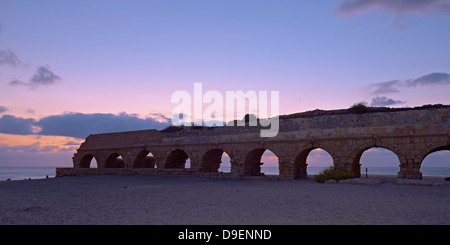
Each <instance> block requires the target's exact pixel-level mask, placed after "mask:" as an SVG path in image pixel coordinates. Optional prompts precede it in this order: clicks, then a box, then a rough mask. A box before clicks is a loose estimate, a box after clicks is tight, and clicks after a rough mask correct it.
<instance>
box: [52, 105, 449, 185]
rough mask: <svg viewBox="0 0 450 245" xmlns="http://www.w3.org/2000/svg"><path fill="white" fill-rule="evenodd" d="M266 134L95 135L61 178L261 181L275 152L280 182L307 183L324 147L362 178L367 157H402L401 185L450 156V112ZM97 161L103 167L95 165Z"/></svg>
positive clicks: (297, 119) (299, 122) (385, 111)
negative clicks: (309, 161) (313, 156)
mask: <svg viewBox="0 0 450 245" xmlns="http://www.w3.org/2000/svg"><path fill="white" fill-rule="evenodd" d="M260 130H261V128H260V127H259V126H258V127H255V126H248V125H247V126H224V127H213V128H208V127H170V128H168V129H166V130H161V131H158V130H141V131H130V132H119V133H106V134H93V135H89V136H88V137H87V138H86V140H85V142H84V143H82V144H81V146H80V148H79V149H78V150H77V152H76V153H75V154H74V156H73V164H74V166H73V168H58V169H57V176H65V175H84V174H118V175H154V176H205V177H218V178H228V177H229V178H241V177H243V176H253V175H257V173H258V171H257V170H258V167H259V165H258V164H259V161H260V159H261V154H262V153H263V152H264V151H265V150H270V151H272V152H273V153H274V154H275V155H276V156H277V157H278V163H279V171H280V173H279V179H301V178H305V177H306V176H307V172H306V169H307V168H306V157H307V156H308V154H309V152H310V151H311V150H314V149H317V148H320V149H323V150H325V151H327V152H328V153H329V154H330V155H331V156H332V158H333V164H334V166H337V167H340V168H343V169H345V170H348V171H352V172H353V173H354V174H355V175H356V176H359V175H360V163H359V159H360V157H361V154H362V153H363V152H364V151H365V150H367V149H369V148H371V147H382V148H385V149H388V150H390V151H392V152H393V153H395V154H396V155H397V157H398V159H399V161H400V171H399V172H398V177H399V178H413V179H416V178H418V179H420V178H422V173H421V172H420V167H421V163H422V160H423V159H424V158H425V157H426V156H427V155H428V154H430V153H431V152H434V151H437V150H440V149H450V106H443V105H435V106H422V107H416V108H367V109H366V111H364V112H358V113H354V112H353V113H352V111H350V110H333V111H322V110H315V111H310V112H304V113H297V114H291V115H284V116H280V131H279V133H278V135H277V136H276V137H272V138H262V137H260ZM150 152H151V153H152V156H151V157H148V156H147V154H148V153H150ZM224 152H226V154H228V156H229V157H230V163H231V173H220V172H218V169H219V167H220V161H221V159H220V158H221V156H222V154H223V153H224ZM118 156H121V157H118ZM93 158H95V159H96V161H97V166H98V168H92V166H90V161H91V160H92V159H93ZM188 158H189V160H190V167H189V168H186V165H185V163H186V159H188Z"/></svg>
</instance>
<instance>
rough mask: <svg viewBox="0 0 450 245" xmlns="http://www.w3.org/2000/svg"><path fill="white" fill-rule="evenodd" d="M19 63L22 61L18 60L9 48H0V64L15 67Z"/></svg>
mask: <svg viewBox="0 0 450 245" xmlns="http://www.w3.org/2000/svg"><path fill="white" fill-rule="evenodd" d="M0 28H1V27H0ZM21 64H22V61H20V59H19V58H18V57H17V55H16V54H15V53H14V52H13V51H12V50H11V49H0V66H2V65H10V66H12V67H17V66H19V65H21Z"/></svg>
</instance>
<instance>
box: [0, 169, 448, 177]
mask: <svg viewBox="0 0 450 245" xmlns="http://www.w3.org/2000/svg"><path fill="white" fill-rule="evenodd" d="M60 167H61V166H32V167H27V166H14V167H12V166H5V167H1V166H0V181H5V180H7V179H11V180H25V179H29V178H31V179H45V178H47V176H48V178H54V177H55V175H56V172H55V170H56V168H60ZM62 168H63V167H62ZM325 168H327V167H308V168H307V173H308V175H316V174H318V173H319V172H320V171H322V170H323V169H325ZM367 169H368V175H369V176H370V175H397V173H398V172H399V171H400V169H399V168H398V167H367ZM365 171H366V170H365V167H362V168H361V176H365V174H366V172H365ZM420 171H421V172H422V175H423V176H433V177H450V167H422V168H421V170H420ZM219 172H230V167H220V168H219ZM261 172H262V173H264V174H265V175H278V174H279V170H278V167H264V166H262V167H261Z"/></svg>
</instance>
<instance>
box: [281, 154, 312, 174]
mask: <svg viewBox="0 0 450 245" xmlns="http://www.w3.org/2000/svg"><path fill="white" fill-rule="evenodd" d="M278 167H279V169H280V176H279V177H280V179H281V180H293V179H296V178H306V168H305V172H304V174H301V173H296V171H295V166H294V158H293V157H291V156H279V157H278Z"/></svg>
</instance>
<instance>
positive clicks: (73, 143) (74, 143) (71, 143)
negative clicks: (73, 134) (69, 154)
mask: <svg viewBox="0 0 450 245" xmlns="http://www.w3.org/2000/svg"><path fill="white" fill-rule="evenodd" d="M64 145H69V146H79V145H80V143H77V142H74V141H69V142H67V143H65V144H64Z"/></svg>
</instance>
